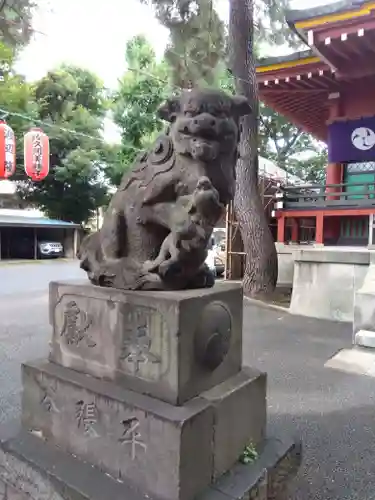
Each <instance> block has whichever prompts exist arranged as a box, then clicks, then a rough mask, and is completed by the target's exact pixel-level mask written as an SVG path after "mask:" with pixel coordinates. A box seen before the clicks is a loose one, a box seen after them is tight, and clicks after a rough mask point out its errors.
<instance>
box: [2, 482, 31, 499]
mask: <svg viewBox="0 0 375 500" xmlns="http://www.w3.org/2000/svg"><path fill="white" fill-rule="evenodd" d="M27 499H28V497H27V496H26V495H24V494H23V493H22V492H20V491H17V490H15V489H14V488H13V486H10V485H9V484H8V483H5V482H3V481H1V479H0V500H27Z"/></svg>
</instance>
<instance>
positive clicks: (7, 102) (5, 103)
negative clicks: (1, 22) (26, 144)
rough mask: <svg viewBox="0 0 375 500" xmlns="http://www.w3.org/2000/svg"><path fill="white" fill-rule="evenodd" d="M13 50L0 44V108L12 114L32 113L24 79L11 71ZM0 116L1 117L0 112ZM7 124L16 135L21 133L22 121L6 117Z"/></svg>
mask: <svg viewBox="0 0 375 500" xmlns="http://www.w3.org/2000/svg"><path fill="white" fill-rule="evenodd" d="M14 57H15V54H14V49H12V48H11V47H9V46H6V45H5V44H4V43H2V42H0V73H1V75H2V77H1V79H0V108H1V109H5V110H7V111H10V112H14V113H24V112H27V113H32V112H33V109H34V106H33V104H32V102H31V89H30V86H29V85H28V84H27V83H26V82H25V80H24V78H23V77H22V76H20V75H18V74H17V73H15V72H14V70H13V63H14ZM0 116H2V114H1V112H0ZM6 121H7V123H9V125H10V126H11V127H12V128H13V130H14V132H15V133H16V135H18V132H21V133H22V131H23V129H24V121H23V120H22V119H20V118H19V117H17V116H11V115H9V116H7V117H6Z"/></svg>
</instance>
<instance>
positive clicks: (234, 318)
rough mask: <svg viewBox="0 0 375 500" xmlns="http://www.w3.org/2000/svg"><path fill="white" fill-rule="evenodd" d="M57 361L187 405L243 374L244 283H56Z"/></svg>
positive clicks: (52, 307) (54, 343) (53, 352)
mask: <svg viewBox="0 0 375 500" xmlns="http://www.w3.org/2000/svg"><path fill="white" fill-rule="evenodd" d="M50 322H51V324H52V325H53V338H52V344H51V354H50V359H51V361H53V362H55V363H58V364H61V365H62V366H65V367H68V368H73V369H75V370H77V371H81V372H83V373H88V374H90V375H93V376H96V377H99V378H107V379H110V380H113V381H116V382H117V383H120V384H122V385H124V386H126V387H127V388H129V389H131V390H134V391H137V392H142V393H144V394H148V395H151V396H153V397H156V398H159V399H162V400H164V401H167V402H170V403H172V404H182V403H184V402H185V401H187V400H189V399H190V398H192V397H194V396H196V395H198V394H199V393H200V392H202V391H205V390H208V389H210V388H212V387H214V386H215V385H217V384H220V383H221V382H223V381H225V380H226V379H227V378H228V377H231V376H233V375H235V374H236V373H238V372H239V371H240V369H241V362H242V287H241V285H239V284H233V283H217V284H216V285H215V287H214V288H212V289H201V290H184V291H180V292H146V291H143V292H134V291H120V290H115V289H113V288H102V287H97V286H94V285H91V284H87V283H83V284H74V282H73V283H51V285H50Z"/></svg>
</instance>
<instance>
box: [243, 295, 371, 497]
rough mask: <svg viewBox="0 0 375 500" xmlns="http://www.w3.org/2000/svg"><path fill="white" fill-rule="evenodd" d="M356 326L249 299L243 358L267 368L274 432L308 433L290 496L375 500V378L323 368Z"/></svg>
mask: <svg viewBox="0 0 375 500" xmlns="http://www.w3.org/2000/svg"><path fill="white" fill-rule="evenodd" d="M350 345H351V325H348V324H340V323H334V322H329V321H322V320H314V319H311V318H303V317H298V316H292V315H289V314H288V313H284V312H281V311H275V310H270V309H265V308H260V307H256V306H254V305H249V304H247V305H246V303H245V309H244V362H245V364H250V365H252V366H257V367H258V368H260V369H261V370H264V371H267V373H268V426H269V433H271V434H283V433H285V432H287V433H296V434H297V435H299V436H300V437H302V440H303V445H304V459H303V465H302V467H301V470H300V473H299V475H298V477H297V479H296V480H295V482H294V484H293V487H292V488H291V496H290V500H297V499H298V500H310V499H311V500H357V499H358V500H359V499H361V500H372V499H375V463H374V460H373V457H374V453H375V417H374V414H375V412H374V401H375V379H373V378H369V377H362V376H358V375H352V374H346V373H341V372H337V371H334V370H331V369H329V368H324V363H325V362H326V361H327V359H329V358H330V357H331V356H332V355H333V354H334V353H335V352H337V351H338V350H339V349H342V348H344V347H348V346H350Z"/></svg>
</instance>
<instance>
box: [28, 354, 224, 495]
mask: <svg viewBox="0 0 375 500" xmlns="http://www.w3.org/2000/svg"><path fill="white" fill-rule="evenodd" d="M22 374H23V387H24V391H23V399H22V423H23V426H24V428H25V429H27V430H33V431H40V432H41V434H42V436H43V437H45V438H46V439H48V440H50V441H51V442H52V443H54V444H56V445H57V446H59V447H60V448H61V449H63V450H65V451H67V452H70V453H72V454H75V455H77V456H78V457H80V458H81V459H82V460H87V461H89V462H90V463H91V464H93V465H96V466H98V467H99V468H101V469H103V470H104V471H106V472H108V473H109V474H111V475H112V476H113V477H115V478H117V479H125V478H126V479H128V480H129V481H131V482H132V483H133V484H134V485H137V486H139V487H141V488H142V489H143V491H145V492H148V493H149V494H154V495H155V496H157V497H160V498H162V499H165V500H187V499H191V498H193V497H194V496H195V495H196V494H197V493H198V492H200V491H201V490H202V489H204V488H205V487H206V486H207V485H209V484H210V482H211V477H212V442H213V430H214V420H213V418H214V412H213V409H212V407H211V406H210V404H209V402H207V401H206V400H204V399H200V398H195V399H193V400H191V401H190V402H188V403H187V404H185V405H184V406H181V407H176V406H172V405H170V404H168V403H164V402H162V401H159V400H156V399H154V398H150V397H148V396H144V395H141V394H137V393H134V392H131V391H128V390H124V389H121V388H120V387H118V386H116V385H115V384H113V383H109V382H104V381H101V380H97V379H95V378H93V377H90V376H86V375H82V374H80V373H78V372H75V371H73V370H68V369H66V368H63V367H61V366H58V365H54V364H53V363H46V362H39V363H29V364H26V365H23V370H22ZM197 450H199V452H197Z"/></svg>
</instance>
